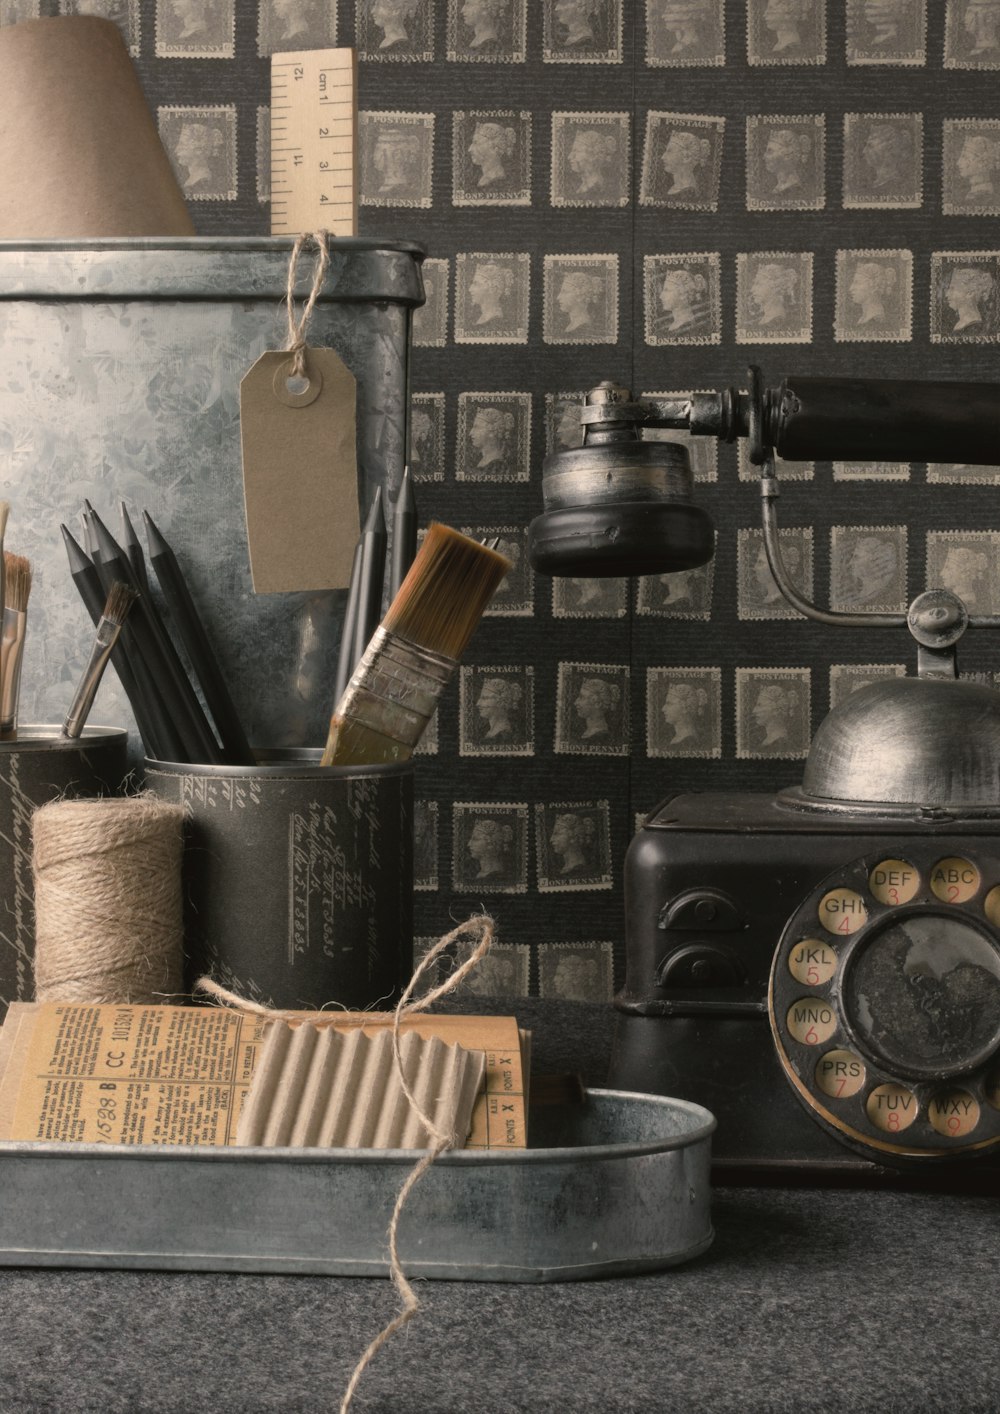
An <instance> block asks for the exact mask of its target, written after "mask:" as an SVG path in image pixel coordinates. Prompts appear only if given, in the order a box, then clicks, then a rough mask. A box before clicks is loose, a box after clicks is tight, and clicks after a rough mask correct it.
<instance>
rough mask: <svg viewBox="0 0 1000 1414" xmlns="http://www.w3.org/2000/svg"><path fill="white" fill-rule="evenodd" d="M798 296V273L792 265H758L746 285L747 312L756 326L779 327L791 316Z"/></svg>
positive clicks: (775, 261)
mask: <svg viewBox="0 0 1000 1414" xmlns="http://www.w3.org/2000/svg"><path fill="white" fill-rule="evenodd" d="M798 292H799V272H798V270H797V269H796V268H795V266H794V265H786V264H782V263H781V262H780V261H777V260H766V261H762V262H761V264H760V265H758V266H757V269H756V271H755V272H754V277H753V281H752V282H751V285H750V309H751V312H752V314H753V316H754V319H755V321H756V323H757V324H759V325H762V326H767V325H771V324H782V323H784V322H785V321H786V320H787V319H788V318H789V315H790V314H792V313H793V311H794V308H795V301H796V299H797V297H798Z"/></svg>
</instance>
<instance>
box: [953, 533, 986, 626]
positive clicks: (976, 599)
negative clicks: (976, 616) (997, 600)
mask: <svg viewBox="0 0 1000 1414" xmlns="http://www.w3.org/2000/svg"><path fill="white" fill-rule="evenodd" d="M989 568H990V556H989V555H988V554H987V552H986V551H985V550H977V549H975V548H974V547H973V546H971V545H949V546H948V549H947V550H946V551H945V554H944V559H943V560H942V561H941V583H942V584H943V585H944V587H945V589H950V590H951V592H952V594H957V595H958V597H959V599H961V601H962V603H963V604H964V605H965V607H966V608H967V609H968V610H970V611H971V612H973V613H975V612H977V611H978V612H979V613H982V612H984V611H985V612H987V613H993V612H994V609H993V606H992V605H991V604H990V602H989V601H990V593H989Z"/></svg>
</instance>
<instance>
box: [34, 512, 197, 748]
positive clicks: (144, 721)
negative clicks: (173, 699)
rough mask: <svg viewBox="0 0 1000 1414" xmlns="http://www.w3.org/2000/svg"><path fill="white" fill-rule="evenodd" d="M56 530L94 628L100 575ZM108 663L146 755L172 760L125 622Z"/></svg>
mask: <svg viewBox="0 0 1000 1414" xmlns="http://www.w3.org/2000/svg"><path fill="white" fill-rule="evenodd" d="M59 529H60V530H61V531H62V537H63V541H64V542H65V545H66V554H67V556H68V558H69V572H70V575H71V577H72V580H73V583H74V584H75V585H76V588H77V592H78V593H79V595H80V598H81V599H82V600H83V603H84V607H85V608H86V610H87V613H88V614H89V615H90V617H91V619H92V620H93V621H94V624H95V625H96V624H97V622H98V620H99V619H100V617H101V614H102V613H103V612H104V604H105V601H106V598H107V596H106V594H105V591H104V588H103V586H102V584H101V578H100V575H99V574H98V573H97V570H96V568H95V567H94V563H93V561H92V560H91V558H90V556H89V555H88V554H87V553H86V551H85V550H84V549H83V547H82V546H81V545H79V544H78V543H77V541H76V540H74V538H73V536H72V535H71V534H70V532H69V530H68V529H67V528H66V526H65V525H60V527H59ZM111 662H112V663H113V665H114V669H115V672H116V673H117V674H118V681H119V682H120V683H121V685H122V689H123V691H124V693H125V696H126V697H127V698H128V700H129V705H130V706H131V708H132V715H133V717H134V718H135V723H136V726H137V727H138V728H139V735H140V736H141V737H142V744H143V748H144V749H145V752H146V755H147V756H152V757H155V758H156V759H157V760H160V761H171V760H174V759H175V756H176V752H177V751H178V750H180V749H181V748H180V743H179V742H176V741H175V740H174V738H173V733H172V730H171V728H170V722H169V719H167V718H164V717H163V716H162V710H161V708H160V702H159V697H158V696H157V694H156V692H155V687H154V684H153V682H152V680H151V679H148V678H147V679H146V680H145V688H144V687H143V686H140V679H142V678H143V673H144V665H143V663H142V661H141V659H139V657H138V652H137V650H136V647H135V640H134V637H132V636H131V634H130V629H129V624H128V621H127V620H126V622H125V625H124V627H123V629H122V636H121V637H120V638H119V640H118V642H117V644H116V645H115V647H114V650H113V651H112V654H111Z"/></svg>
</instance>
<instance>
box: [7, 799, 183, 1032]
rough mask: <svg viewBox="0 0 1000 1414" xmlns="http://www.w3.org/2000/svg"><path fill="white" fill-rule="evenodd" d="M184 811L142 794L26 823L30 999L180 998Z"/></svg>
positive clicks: (64, 806) (63, 809) (47, 811)
mask: <svg viewBox="0 0 1000 1414" xmlns="http://www.w3.org/2000/svg"><path fill="white" fill-rule="evenodd" d="M183 819H184V811H183V809H182V807H181V806H179V805H168V804H166V803H165V802H164V801H160V800H157V799H156V797H155V796H152V795H145V794H144V795H138V796H131V797H129V798H128V799H123V800H111V799H108V800H58V801H54V802H53V803H52V804H51V805H43V806H41V808H40V809H38V810H36V811H35V814H34V816H33V817H32V842H33V846H34V853H33V870H34V879H35V997H36V999H37V1000H38V1001H40V1002H51V1001H62V1002H94V1003H99V1002H133V1003H139V1004H142V1003H147V1004H158V1005H161V1006H162V1005H163V1004H165V1003H167V1002H170V1001H172V1000H173V999H174V997H176V995H177V994H178V993H179V992H180V990H181V985H182V971H183V956H184V954H183V935H184V929H183V903H182V892H181V855H182V846H183V834H182V822H183Z"/></svg>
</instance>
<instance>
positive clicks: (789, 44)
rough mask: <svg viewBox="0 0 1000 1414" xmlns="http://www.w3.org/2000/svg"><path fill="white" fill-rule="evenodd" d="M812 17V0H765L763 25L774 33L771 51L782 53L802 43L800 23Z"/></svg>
mask: <svg viewBox="0 0 1000 1414" xmlns="http://www.w3.org/2000/svg"><path fill="white" fill-rule="evenodd" d="M811 17H812V0H767V4H766V5H765V7H764V17H763V18H764V27H765V28H766V29H768V30H770V31H771V33H772V34H773V35H774V46H773V52H774V53H775V54H783V53H785V51H786V50H788V49H795V48H797V47H798V46H799V45H801V44H802V25H803V24H804V23H805V21H807V20H809V19H810V18H811Z"/></svg>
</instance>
